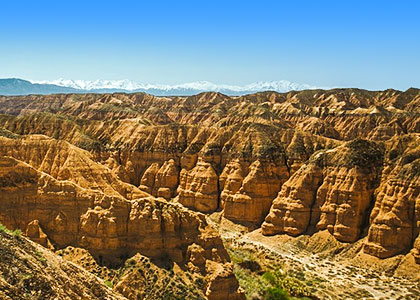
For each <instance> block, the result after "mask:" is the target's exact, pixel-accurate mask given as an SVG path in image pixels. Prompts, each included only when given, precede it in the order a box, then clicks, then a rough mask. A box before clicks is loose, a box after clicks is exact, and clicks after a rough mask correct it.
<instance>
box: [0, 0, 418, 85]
mask: <svg viewBox="0 0 420 300" xmlns="http://www.w3.org/2000/svg"><path fill="white" fill-rule="evenodd" d="M419 3H420V1H404V0H401V1H387V0H383V1H369V0H365V1H358V0H354V1H339V0H336V1H322V0H319V1H314V0H313V1H303V0H302V1H300V0H295V1H264V0H260V1H227V0H225V1H218V0H212V1H206V0H201V1H200V0H196V1H159V0H156V1H124V0H120V1H88V0H85V1H66V0H61V1H19V0H16V1H2V2H1V3H0V78H5V77H19V78H25V79H35V80H48V79H57V78H60V77H62V78H66V79H85V80H93V79H131V80H136V81H140V82H146V83H166V84H176V83H184V82H190V81H198V80H207V81H211V82H214V83H225V84H247V83H251V82H255V81H271V80H282V79H284V80H290V81H292V82H298V83H307V84H310V85H315V86H321V87H332V86H341V87H350V86H351V87H360V88H367V89H385V88H397V89H406V88H408V87H411V86H414V87H420V4H419Z"/></svg>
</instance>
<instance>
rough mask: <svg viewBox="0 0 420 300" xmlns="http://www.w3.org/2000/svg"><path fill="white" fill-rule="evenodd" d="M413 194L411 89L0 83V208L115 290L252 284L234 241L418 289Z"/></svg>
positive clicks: (153, 292) (417, 110) (206, 294)
mask: <svg viewBox="0 0 420 300" xmlns="http://www.w3.org/2000/svg"><path fill="white" fill-rule="evenodd" d="M419 194H420V90H418V89H413V88H412V89H409V90H407V91H404V92H401V91H397V90H391V89H390V90H385V91H366V90H360V89H332V90H305V91H292V92H288V93H277V92H261V93H256V94H250V95H244V96H227V95H224V94H221V93H216V92H207V93H201V94H198V95H194V96H188V97H180V96H171V97H156V96H153V95H149V94H145V93H133V94H125V93H113V94H93V93H92V94H55V95H28V96H0V222H1V223H2V224H3V225H4V226H6V227H7V228H10V229H20V230H21V231H22V232H23V234H24V235H25V236H26V237H28V238H29V239H31V240H32V241H34V242H36V243H38V244H40V245H42V246H43V247H44V248H43V249H45V248H47V249H49V250H47V249H45V250H42V251H50V252H45V253H50V254H48V255H58V256H61V258H57V257H55V258H52V260H63V261H70V262H71V263H74V264H76V265H77V266H78V267H81V268H82V267H83V268H84V270H82V271H81V272H89V274H91V275H89V276H94V277H92V278H93V279H92V280H93V281H95V282H97V281H98V282H99V284H101V283H100V281H101V279H100V278H102V279H103V280H108V281H109V282H110V283H111V284H112V288H113V290H112V291H107V293H108V292H115V296H112V297H115V299H118V297H126V298H127V299H166V298H164V297H165V295H164V294H162V293H163V291H164V289H163V288H162V287H164V286H167V285H168V284H169V285H170V284H171V282H173V285H172V286H173V287H172V288H171V289H170V291H169V292H171V293H172V296H173V297H175V298H170V299H209V300H213V299H215V300H216V299H226V300H231V299H232V300H236V299H245V297H247V298H248V299H251V295H250V293H249V291H248V290H247V288H246V287H245V286H243V280H242V279H241V278H240V277H239V276H238V273H237V271H238V267H237V265H236V264H237V263H238V259H237V257H236V258H235V257H234V256H232V253H236V255H238V253H239V252H240V251H245V250H246V251H248V252H249V251H251V252H252V248H253V247H255V249H260V250H259V253H260V254H261V257H258V259H256V261H258V262H259V264H260V265H262V266H265V268H266V269H267V270H268V269H270V266H269V265H268V264H265V263H264V259H263V258H262V257H266V256H267V257H271V256H273V255H274V254H273V253H274V252H276V251H277V252H276V253H277V254H275V255H274V257H277V258H274V259H273V261H276V259H277V260H281V259H280V258H278V255H280V254H279V253H282V251H284V249H285V248H281V247H282V245H283V243H284V244H285V245H293V247H292V246H290V247H292V248H293V249H296V247H298V246H297V245H299V247H298V248H299V251H298V252H299V253H298V252H294V253H295V254H296V253H298V254H296V256H299V255H301V254H302V253H308V254H307V256H310V255H314V254H317V253H318V254H319V253H323V254H325V253H326V252H325V251H326V249H329V250H328V251H330V250H331V251H330V252H328V251H327V252H328V255H331V257H333V258H332V259H336V257H337V259H338V258H339V257H341V258H342V259H343V260H344V261H352V263H353V262H354V264H356V260H355V259H354V258H355V257H356V258H357V264H358V265H357V267H358V268H359V267H360V268H361V270H363V265H364V263H363V262H366V264H367V262H371V261H377V262H378V263H376V265H378V266H381V268H383V270H385V271H386V272H387V273H389V274H388V275H389V278H391V279H392V280H395V281H396V282H398V280H399V279H398V278H404V280H408V281H409V282H412V283H413V285H415V286H417V289H416V290H414V291H408V292H407V294H404V295H405V297H406V299H411V298H410V297H413V298H412V299H415V297H416V296H417V295H419V294H420V288H418V287H419V286H418V280H420V277H419V275H418V274H420V272H419V271H420V237H419V227H420V196H419ZM3 238H4V239H6V240H9V239H10V238H9V237H7V236H5V237H3ZM21 239H24V237H22V238H21ZM25 243H31V242H30V241H26V240H25ZM31 245H32V244H31ZM261 245H263V246H261ZM25 247H26V246H25ZM28 247H29V246H28ZM36 247H38V246H36ZM259 247H260V248H259ZM261 247H263V248H264V249H265V250H262V249H263V248H261ZM285 247H286V246H285ZM321 248H322V249H321ZM244 249H245V250H244ZM250 249H251V250H250ZM39 251H41V250H39ZM235 251H236V252H235ZM238 251H239V252H238ZM273 251H274V252H273ZM334 251H336V252H337V253H333V252H334ZM256 252H258V251H257V250H256ZM341 252H342V253H341ZM343 253H347V255H343ZM349 253H351V255H350V254H349ZM283 254H284V253H283ZM45 255H47V254H45ZM241 255H242V254H241ZM51 257H52V256H51ZM304 260H305V261H306V258H304ZM396 260H399V261H400V262H401V263H400V264H399V266H397V267H396V266H395V261H396ZM387 262H392V263H389V264H388V263H387ZM241 263H243V262H242V261H241ZM311 263H314V262H311ZM293 264H294V265H295V264H296V261H294V263H293ZM386 266H388V267H386ZM351 267H352V266H350V268H351ZM353 267H354V266H353ZM372 268H374V266H373V267H372ZM116 270H120V271H116ZM139 270H141V272H140V271H139ZM57 272H58V271H57ZM118 272H119V273H118ZM235 275H236V277H235ZM95 276H97V278H96V277H95ZM154 276H156V278H154ZM238 278H239V282H238ZM171 280H172V281H171ZM401 280H402V279H401ZM150 281H155V282H158V283H157V284H156V287H155V288H153V287H149V286H148V284H149V285H150ZM0 283H1V282H0ZM95 284H96V283H95ZM159 287H160V288H159ZM331 287H332V288H335V287H334V285H331ZM101 289H102V286H101ZM105 289H106V287H105ZM318 292H319V291H315V292H314V294H307V295H306V294H305V295H303V294H302V295H301V296H302V297H304V296H305V297H312V299H320V298H321V299H324V297H325V299H340V298H339V295H337V297H336V298H334V297H333V296H331V295H325V294H317V293H318ZM159 293H160V294H159ZM416 293H419V294H416ZM291 294H293V293H291ZM371 294H372V293H371ZM299 295H300V294H299ZM299 295H298V294H296V295H292V296H295V297H299ZM260 296H261V295H257V296H255V297H254V298H255V299H260V298H258V297H260ZM9 297H11V296H9ZM110 297H111V296H110ZM176 297H178V298H176ZM182 297H183V298H182ZM357 297H358V296H355V298H354V299H360V298H357ZM254 298H253V299H254ZM372 298H374V299H375V295H374V293H373V296H372ZM88 299H91V298H88ZM92 299H94V298H92ZM110 299H113V298H110ZM121 299H123V298H121ZM343 299H344V298H343ZM378 299H379V298H378Z"/></svg>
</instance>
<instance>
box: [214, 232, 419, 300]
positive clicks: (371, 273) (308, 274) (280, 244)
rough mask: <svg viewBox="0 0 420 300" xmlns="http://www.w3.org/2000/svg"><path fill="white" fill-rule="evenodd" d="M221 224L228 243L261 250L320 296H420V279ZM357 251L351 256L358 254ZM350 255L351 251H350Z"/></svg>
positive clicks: (248, 249)
mask: <svg viewBox="0 0 420 300" xmlns="http://www.w3.org/2000/svg"><path fill="white" fill-rule="evenodd" d="M232 229H235V228H226V227H225V228H223V226H221V227H219V230H220V233H221V235H222V238H223V240H224V241H225V244H226V246H227V247H228V248H229V247H231V248H235V249H243V250H246V251H252V252H255V253H258V256H263V257H265V259H273V261H275V262H276V263H277V264H281V265H283V266H284V268H285V269H286V270H287V271H288V273H289V274H290V275H292V276H293V277H296V278H297V279H299V280H302V281H303V282H305V283H306V284H307V286H308V287H309V288H310V289H311V291H312V292H313V293H314V294H315V295H316V296H318V297H319V298H320V299H334V300H335V299H375V300H379V299H381V300H385V299H407V300H409V299H413V300H414V299H420V281H419V280H415V279H408V278H403V277H394V276H388V275H386V272H384V271H381V270H378V269H375V268H372V266H369V267H368V266H366V267H361V266H360V265H357V264H354V263H353V262H354V260H353V259H349V260H347V261H346V260H345V259H343V258H342V257H340V256H339V255H337V256H331V255H325V253H324V252H321V254H314V253H313V252H310V251H307V250H305V249H303V248H302V247H300V244H299V242H295V241H293V242H291V241H292V238H290V237H284V238H282V237H264V236H263V235H261V234H260V233H259V232H258V230H257V231H254V232H251V233H245V232H243V231H242V232H241V231H237V230H232ZM355 253H356V252H354V254H351V255H354V256H355V255H356V254H355ZM348 255H350V254H348Z"/></svg>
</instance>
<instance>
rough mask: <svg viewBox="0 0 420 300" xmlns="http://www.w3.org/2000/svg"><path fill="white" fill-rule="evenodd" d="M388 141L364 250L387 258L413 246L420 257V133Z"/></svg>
mask: <svg viewBox="0 0 420 300" xmlns="http://www.w3.org/2000/svg"><path fill="white" fill-rule="evenodd" d="M388 144H389V146H388V147H389V148H390V150H389V151H388V155H387V161H386V164H385V166H386V167H385V170H384V172H383V175H382V176H383V177H382V180H381V185H380V187H379V188H378V189H377V190H376V202H375V207H374V209H373V211H372V214H371V216H370V223H371V226H370V228H369V234H368V241H367V243H366V244H365V245H364V251H365V252H366V253H369V254H372V255H375V256H378V257H381V258H385V257H390V256H393V255H395V254H400V253H406V252H408V251H409V250H410V249H411V248H413V253H414V254H415V255H416V258H417V260H418V250H419V244H418V241H416V240H418V234H419V225H420V223H419V221H420V210H419V209H420V202H419V195H420V181H419V180H420V173H419V170H420V151H419V149H420V148H419V146H420V137H419V136H418V135H411V136H403V137H395V138H394V139H392V140H390V141H389V142H388ZM416 238H417V239H416Z"/></svg>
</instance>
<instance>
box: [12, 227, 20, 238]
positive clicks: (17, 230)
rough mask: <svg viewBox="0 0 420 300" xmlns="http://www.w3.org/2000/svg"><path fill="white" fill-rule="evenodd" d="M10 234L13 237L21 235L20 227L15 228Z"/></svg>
mask: <svg viewBox="0 0 420 300" xmlns="http://www.w3.org/2000/svg"><path fill="white" fill-rule="evenodd" d="M12 234H13V236H14V237H20V236H21V235H22V231H21V230H20V229H15V230H13V232H12Z"/></svg>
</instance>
